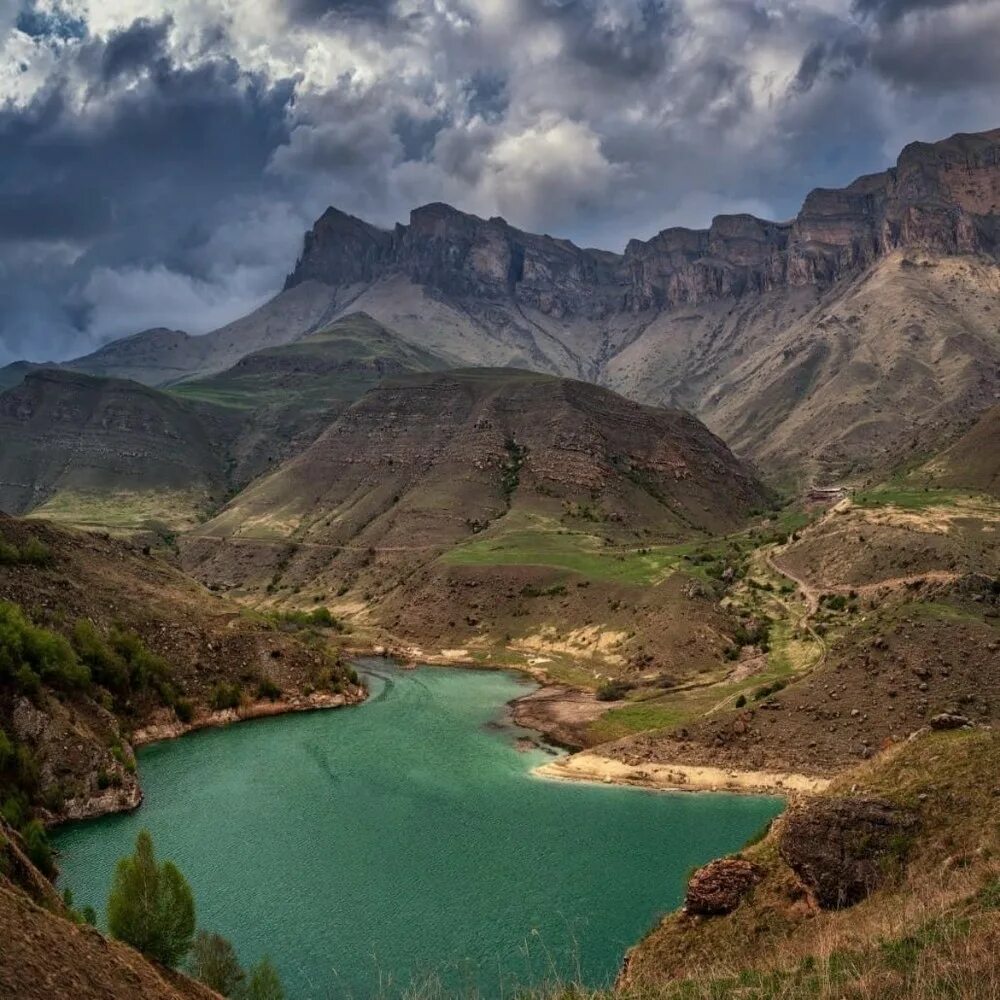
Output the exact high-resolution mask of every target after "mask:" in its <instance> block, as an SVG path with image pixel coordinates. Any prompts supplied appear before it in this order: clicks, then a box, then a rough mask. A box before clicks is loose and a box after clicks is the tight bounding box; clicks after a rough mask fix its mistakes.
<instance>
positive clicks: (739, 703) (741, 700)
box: [736, 694, 747, 708]
mask: <svg viewBox="0 0 1000 1000" xmlns="http://www.w3.org/2000/svg"><path fill="white" fill-rule="evenodd" d="M746 703H747V696H746V695H745V694H741V695H740V696H739V697H738V698H737V699H736V707H737V708H745V707H746Z"/></svg>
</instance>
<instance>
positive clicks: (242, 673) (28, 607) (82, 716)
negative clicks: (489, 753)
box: [0, 516, 361, 824]
mask: <svg viewBox="0 0 1000 1000" xmlns="http://www.w3.org/2000/svg"><path fill="white" fill-rule="evenodd" d="M322 624H323V623H322V622H318V623H317V625H318V633H317V634H316V635H315V636H314V637H313V638H312V639H311V640H310V641H303V638H306V639H308V638H309V635H310V633H309V632H308V631H303V632H302V633H301V635H297V634H295V633H296V632H298V631H299V629H298V627H297V626H296V625H295V623H287V624H286V623H283V622H279V621H269V620H267V619H264V618H261V617H255V616H248V615H247V614H246V613H245V612H242V611H241V610H240V609H239V608H237V607H235V606H234V605H232V604H230V603H228V602H227V601H225V600H223V599H222V598H220V597H218V596H216V595H213V594H211V593H210V592H209V591H207V590H205V589H204V588H203V587H201V586H200V585H199V584H197V583H195V582H194V581H193V580H191V579H190V578H188V577H186V576H185V575H184V574H182V573H181V572H179V571H178V570H176V569H174V568H173V567H171V566H169V565H168V564H167V563H166V562H164V561H163V560H162V559H160V558H158V557H157V556H155V555H153V554H151V553H150V552H149V551H148V549H146V550H144V549H142V548H140V547H137V546H133V545H131V544H129V543H127V542H122V541H117V540H114V539H110V538H108V537H107V536H98V535H94V534H89V533H82V532H71V531H65V530H62V529H57V528H55V527H53V526H52V525H50V524H48V523H46V522H42V521H22V520H16V519H12V518H7V517H2V516H0V729H2V730H3V732H4V733H5V738H6V739H8V740H10V741H12V745H13V747H14V748H15V749H17V748H21V749H20V750H18V753H22V752H23V754H24V757H23V761H22V759H21V757H19V756H18V757H11V758H10V759H8V760H6V761H5V764H0V799H3V800H4V804H5V810H7V807H10V809H11V810H13V811H8V815H9V816H13V815H15V814H16V815H17V816H18V817H19V819H18V823H19V824H20V823H23V822H26V821H27V820H28V819H29V818H30V817H31V816H32V815H34V814H38V815H40V816H42V818H43V819H46V820H52V819H64V818H78V817H81V816H87V815H95V814H101V813H103V812H109V811H115V810H117V809H121V808H129V807H134V806H136V805H137V804H138V803H139V801H140V797H141V793H140V791H139V786H138V782H137V780H136V777H135V767H134V760H133V758H132V753H131V750H130V747H129V744H130V742H131V741H132V740H133V738H134V734H137V733H140V734H141V731H142V730H144V729H145V730H148V729H149V727H151V726H152V727H154V728H153V730H152V734H153V735H155V734H162V735H175V734H177V733H178V732H182V731H184V730H185V729H186V728H190V727H193V726H198V725H203V724H208V723H213V722H226V721H235V720H236V719H238V718H240V717H244V716H246V715H250V714H258V713H263V714H267V713H271V712H277V711H282V710H292V709H295V708H309V707H323V706H327V705H331V706H332V705H337V704H344V703H345V702H349V701H353V700H357V699H358V698H359V697H360V696H361V692H360V690H359V689H358V688H357V687H356V686H355V684H354V683H352V681H351V676H352V675H351V672H350V671H349V669H348V668H346V667H344V666H342V665H341V663H340V661H339V659H338V657H337V656H336V654H335V653H334V652H332V651H330V650H328V648H327V645H326V642H325V641H324V639H325V637H324V636H323V635H322V633H323V631H324V629H323V628H322ZM67 640H68V642H67ZM12 762H13V763H12ZM6 765H11V766H10V767H8V766H6Z"/></svg>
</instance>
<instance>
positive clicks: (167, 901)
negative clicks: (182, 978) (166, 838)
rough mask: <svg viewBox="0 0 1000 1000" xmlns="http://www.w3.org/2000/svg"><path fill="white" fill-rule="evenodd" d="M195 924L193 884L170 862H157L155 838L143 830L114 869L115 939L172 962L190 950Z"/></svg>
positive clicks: (111, 911)
mask: <svg viewBox="0 0 1000 1000" xmlns="http://www.w3.org/2000/svg"><path fill="white" fill-rule="evenodd" d="M194 928H195V918H194V897H193V896H192V894H191V887H190V886H189V885H188V883H187V880H186V879H185V878H184V876H183V875H182V874H181V873H180V871H179V870H178V869H177V867H176V866H175V865H174V864H172V863H171V862H170V861H164V862H163V864H157V862H156V854H155V852H154V850H153V838H152V837H151V836H150V835H149V831H148V830H141V831H140V832H139V836H138V837H137V838H136V841H135V853H134V854H132V855H130V856H129V857H125V858H122V859H121V860H120V861H119V862H118V867H117V868H116V869H115V877H114V882H113V883H112V886H111V892H110V894H109V895H108V929H109V930H110V931H111V934H112V936H113V937H116V938H118V940H119V941H124V942H125V943H126V944H130V945H132V947H133V948H135V949H137V950H138V951H141V952H142V953H143V954H144V955H146V956H148V957H149V958H153V959H155V960H156V961H157V962H161V963H162V964H163V965H168V966H171V967H173V966H176V965H177V964H178V962H180V961H181V959H183V958H184V956H185V955H186V954H187V953H188V951H189V950H190V948H191V940H192V938H193V937H194Z"/></svg>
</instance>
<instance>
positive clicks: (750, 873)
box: [684, 858, 761, 916]
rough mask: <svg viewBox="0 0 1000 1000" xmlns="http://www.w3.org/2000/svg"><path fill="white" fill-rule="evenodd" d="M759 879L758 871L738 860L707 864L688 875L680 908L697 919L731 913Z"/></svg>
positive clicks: (749, 863)
mask: <svg viewBox="0 0 1000 1000" xmlns="http://www.w3.org/2000/svg"><path fill="white" fill-rule="evenodd" d="M760 877H761V873H760V869H759V868H758V867H757V866H756V865H755V864H753V863H752V862H750V861H744V860H743V859H742V858H720V859H719V860H717V861H710V862H709V863H708V864H707V865H705V866H704V867H703V868H699V869H698V870H697V871H696V872H695V873H694V874H693V875H692V876H691V879H690V881H689V882H688V887H687V895H686V896H685V897H684V909H685V911H686V912H687V913H691V914H697V915H699V916H716V915H719V914H722V913H732V911H733V910H735V909H736V907H737V906H739V905H740V901H741V900H742V899H743V898H744V897H745V896H746V894H747V893H748V892H749V891H750V890H751V889H752V888H753V887H754V886H755V885H756V884H757V882H759V881H760Z"/></svg>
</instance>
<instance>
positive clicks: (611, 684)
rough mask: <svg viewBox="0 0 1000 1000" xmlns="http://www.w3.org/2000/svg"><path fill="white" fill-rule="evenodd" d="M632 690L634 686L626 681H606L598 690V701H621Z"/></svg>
mask: <svg viewBox="0 0 1000 1000" xmlns="http://www.w3.org/2000/svg"><path fill="white" fill-rule="evenodd" d="M631 690H632V685H631V684H629V683H627V682H626V681H605V682H604V683H603V684H602V685H601V686H600V687H599V688H598V689H597V694H596V698H597V700H598V701H621V700H622V698H624V697H625V695H626V694H628V692H629V691H631Z"/></svg>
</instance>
